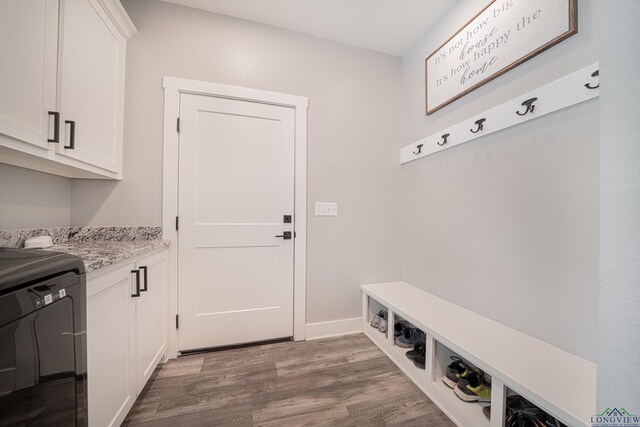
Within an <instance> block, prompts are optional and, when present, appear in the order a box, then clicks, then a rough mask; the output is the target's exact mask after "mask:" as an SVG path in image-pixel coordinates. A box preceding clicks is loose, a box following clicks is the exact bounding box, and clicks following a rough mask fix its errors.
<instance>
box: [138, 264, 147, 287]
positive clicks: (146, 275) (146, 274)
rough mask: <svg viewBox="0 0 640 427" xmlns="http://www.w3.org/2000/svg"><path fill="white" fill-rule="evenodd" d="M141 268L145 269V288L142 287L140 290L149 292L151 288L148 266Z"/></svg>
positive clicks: (141, 268)
mask: <svg viewBox="0 0 640 427" xmlns="http://www.w3.org/2000/svg"><path fill="white" fill-rule="evenodd" d="M140 270H142V271H144V275H143V276H144V288H141V289H140V292H147V291H148V290H149V276H148V275H147V266H144V267H140Z"/></svg>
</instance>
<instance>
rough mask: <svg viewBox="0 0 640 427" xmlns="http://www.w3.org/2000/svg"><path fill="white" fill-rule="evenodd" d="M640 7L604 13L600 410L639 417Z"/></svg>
mask: <svg viewBox="0 0 640 427" xmlns="http://www.w3.org/2000/svg"><path fill="white" fill-rule="evenodd" d="M639 21H640V2H638V1H637V0H621V1H618V2H616V7H611V8H604V7H603V8H601V10H600V41H601V45H602V47H603V48H602V49H601V52H600V68H601V73H600V74H601V75H602V83H601V101H600V107H601V114H600V144H601V148H600V173H601V181H600V194H601V200H600V242H601V243H600V312H599V314H600V323H599V334H598V336H599V348H598V410H599V411H602V410H604V409H606V408H607V407H609V408H616V407H617V408H625V409H627V411H629V412H630V413H632V414H634V415H638V416H640V388H639V387H638V378H639V375H638V372H640V335H639V334H638V332H639V331H640V310H639V309H638V308H639V307H640V262H639V254H640V144H639V141H640V139H639V138H638V135H640V80H639V79H638V75H640V44H638V37H637V26H638V22H639Z"/></svg>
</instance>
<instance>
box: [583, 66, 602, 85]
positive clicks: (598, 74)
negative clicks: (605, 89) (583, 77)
mask: <svg viewBox="0 0 640 427" xmlns="http://www.w3.org/2000/svg"><path fill="white" fill-rule="evenodd" d="M599 76H600V70H596V71H594V72H593V74H591V77H599ZM584 87H586V88H587V89H598V88H599V87H600V79H598V84H597V85H595V86H591V83H587V84H586V85H584Z"/></svg>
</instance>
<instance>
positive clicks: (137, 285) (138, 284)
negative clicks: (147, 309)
mask: <svg viewBox="0 0 640 427" xmlns="http://www.w3.org/2000/svg"><path fill="white" fill-rule="evenodd" d="M131 272H132V273H133V274H135V275H136V293H135V294H131V296H132V297H133V298H137V297H139V296H140V270H131Z"/></svg>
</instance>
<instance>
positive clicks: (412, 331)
mask: <svg viewBox="0 0 640 427" xmlns="http://www.w3.org/2000/svg"><path fill="white" fill-rule="evenodd" d="M426 340H427V335H426V334H425V333H424V332H422V331H421V330H420V329H416V328H404V330H403V331H402V334H401V335H400V336H398V337H396V339H395V343H396V345H397V346H398V347H402V348H411V347H413V346H414V345H416V344H424V343H425V342H426Z"/></svg>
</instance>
